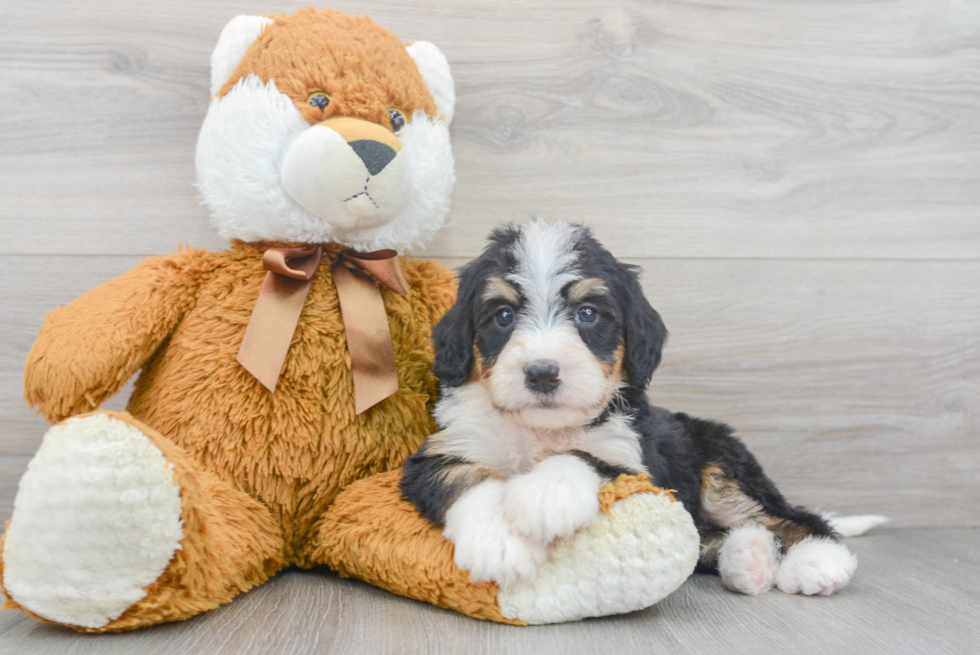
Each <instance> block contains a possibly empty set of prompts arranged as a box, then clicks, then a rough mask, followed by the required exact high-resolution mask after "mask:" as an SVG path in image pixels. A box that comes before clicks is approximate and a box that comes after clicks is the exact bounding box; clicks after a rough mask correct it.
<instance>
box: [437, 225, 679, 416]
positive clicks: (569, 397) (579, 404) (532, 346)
mask: <svg viewBox="0 0 980 655" xmlns="http://www.w3.org/2000/svg"><path fill="white" fill-rule="evenodd" d="M433 336H434V340H435V350H436V356H435V364H434V367H435V372H436V375H437V376H438V377H439V380H440V381H441V383H442V384H443V385H444V386H445V387H458V386H461V385H463V384H466V383H473V384H480V385H482V386H483V387H484V388H485V389H486V391H487V393H488V395H489V396H490V399H491V401H492V402H493V405H494V406H495V407H496V408H497V409H498V410H499V411H502V412H508V413H510V414H511V415H512V416H514V418H515V419H516V420H517V421H519V422H520V423H523V424H525V425H527V426H528V427H535V428H565V427H570V426H574V425H580V424H585V423H588V422H589V421H591V420H592V419H594V418H595V417H596V416H597V415H598V414H599V413H600V412H601V411H602V409H603V408H604V407H605V406H606V405H607V404H608V403H609V401H610V400H611V399H612V396H613V394H614V393H615V391H616V389H617V387H619V386H621V385H624V384H628V385H632V386H634V387H637V388H640V389H643V388H645V387H646V386H647V384H649V382H650V378H651V376H652V375H653V371H654V370H655V369H656V368H657V365H658V364H659V363H660V356H661V351H662V349H663V345H664V341H665V339H666V337H667V330H666V328H665V326H664V324H663V321H662V320H661V319H660V315H659V314H657V312H656V311H655V310H654V309H653V307H651V306H650V303H648V302H647V300H646V298H645V297H644V296H643V291H642V289H641V287H640V283H639V281H638V280H637V277H636V269H635V268H634V267H631V266H628V265H626V264H623V263H621V262H619V261H617V260H616V259H615V258H614V257H613V256H612V255H611V254H610V253H609V252H608V251H607V250H605V249H604V248H603V247H602V246H601V245H600V244H599V243H598V242H597V241H596V240H595V239H594V238H593V237H592V234H591V233H590V231H589V230H588V228H585V227H583V226H580V225H573V224H570V223H559V222H548V221H541V220H534V221H530V222H527V223H524V224H522V225H519V226H509V227H505V228H502V229H498V230H496V231H495V232H494V233H493V234H492V235H491V236H490V245H489V246H488V247H487V249H486V250H485V251H484V252H483V254H482V255H480V257H478V258H477V259H476V260H474V261H473V262H471V263H470V264H468V265H467V266H466V267H464V268H463V269H462V271H461V272H460V284H459V295H458V298H457V300H456V304H455V305H454V306H453V307H452V309H451V310H450V311H449V312H448V313H447V314H446V316H445V317H444V318H443V319H442V321H440V322H439V324H438V325H436V328H435V331H434V334H433Z"/></svg>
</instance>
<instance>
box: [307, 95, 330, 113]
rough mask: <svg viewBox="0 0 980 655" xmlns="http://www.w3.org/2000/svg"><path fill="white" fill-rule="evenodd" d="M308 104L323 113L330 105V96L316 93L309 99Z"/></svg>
mask: <svg viewBox="0 0 980 655" xmlns="http://www.w3.org/2000/svg"><path fill="white" fill-rule="evenodd" d="M306 102H307V103H308V104H309V105H310V106H311V107H316V108H317V109H319V110H320V111H323V110H324V109H326V108H327V105H329V104H330V96H328V95H327V94H326V93H314V94H313V95H311V96H310V97H309V98H307V100H306Z"/></svg>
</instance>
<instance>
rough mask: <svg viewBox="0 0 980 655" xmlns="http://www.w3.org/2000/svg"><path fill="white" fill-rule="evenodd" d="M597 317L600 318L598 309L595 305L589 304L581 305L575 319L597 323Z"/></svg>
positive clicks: (585, 322) (586, 323) (581, 321)
mask: <svg viewBox="0 0 980 655" xmlns="http://www.w3.org/2000/svg"><path fill="white" fill-rule="evenodd" d="M597 318H599V312H597V311H596V308H595V307H590V306H588V305H585V306H583V307H579V308H578V311H577V312H576V313H575V321H576V322H577V323H583V324H585V325H591V324H593V323H595V321H596V319H597Z"/></svg>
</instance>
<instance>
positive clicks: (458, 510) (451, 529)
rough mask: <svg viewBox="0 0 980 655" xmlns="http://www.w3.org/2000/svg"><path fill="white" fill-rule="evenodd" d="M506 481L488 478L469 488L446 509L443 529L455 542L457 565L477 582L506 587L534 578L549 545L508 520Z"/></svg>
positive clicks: (446, 535)
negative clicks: (528, 536) (527, 535)
mask: <svg viewBox="0 0 980 655" xmlns="http://www.w3.org/2000/svg"><path fill="white" fill-rule="evenodd" d="M504 489H505V487H504V483H503V482H501V481H500V480H487V481H485V482H482V483H480V484H478V485H477V486H475V487H473V488H472V489H469V490H468V491H466V492H465V493H464V494H463V495H462V496H460V497H459V500H457V501H456V502H455V503H453V506H452V507H450V508H449V511H448V512H446V527H445V528H444V529H443V531H442V533H443V535H445V537H446V538H447V539H449V540H450V541H452V542H453V544H454V546H455V550H454V559H455V561H456V566H458V567H459V568H461V569H463V570H466V571H469V573H470V579H471V580H473V581H474V582H486V581H491V582H496V583H497V584H499V585H500V586H502V587H504V586H507V585H509V584H511V583H512V582H514V581H516V580H517V579H519V578H530V577H532V576H533V575H534V574H535V572H537V569H538V565H539V564H541V563H542V562H543V561H544V560H545V558H546V557H547V555H548V550H547V546H546V545H544V544H540V543H534V542H532V541H530V540H528V539H525V538H524V537H522V536H521V535H519V534H516V533H515V532H514V531H513V530H512V529H511V527H510V526H509V525H508V524H507V521H505V520H504V516H503V502H504Z"/></svg>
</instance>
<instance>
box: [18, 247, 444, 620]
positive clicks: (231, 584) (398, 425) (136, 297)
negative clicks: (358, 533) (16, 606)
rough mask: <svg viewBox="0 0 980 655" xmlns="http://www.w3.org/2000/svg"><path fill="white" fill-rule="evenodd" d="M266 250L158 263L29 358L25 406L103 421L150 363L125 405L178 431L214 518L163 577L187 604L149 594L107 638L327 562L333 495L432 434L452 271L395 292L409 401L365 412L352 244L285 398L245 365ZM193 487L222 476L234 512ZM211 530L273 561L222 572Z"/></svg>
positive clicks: (320, 280) (417, 266)
mask: <svg viewBox="0 0 980 655" xmlns="http://www.w3.org/2000/svg"><path fill="white" fill-rule="evenodd" d="M264 249H265V248H264V245H263V244H242V243H238V244H236V245H235V247H234V248H233V249H232V250H229V251H226V252H222V253H208V252H203V251H199V250H192V251H185V252H183V253H180V254H178V255H173V256H170V257H156V258H151V259H148V260H146V261H144V263H143V264H141V265H140V266H139V267H138V268H136V269H134V270H133V271H131V272H130V273H127V274H124V275H122V276H120V277H119V278H116V279H115V280H113V281H111V282H108V283H106V284H105V285H103V286H101V287H98V288H96V289H93V290H92V291H90V292H88V293H87V294H85V295H83V296H82V297H80V298H79V299H77V300H75V301H74V302H72V303H71V304H69V305H67V306H66V307H63V308H60V309H57V310H55V311H54V312H52V313H51V314H50V315H49V316H48V318H47V321H46V323H45V325H44V327H43V328H42V329H41V333H40V334H39V335H38V340H37V342H36V343H35V345H34V347H33V348H32V349H31V352H30V354H29V355H28V361H27V365H26V372H25V395H26V397H27V399H28V400H29V401H30V402H31V403H32V404H37V405H39V406H40V408H41V411H42V412H43V413H44V414H45V416H46V417H47V418H48V419H50V420H52V421H58V420H61V419H64V418H66V417H68V416H72V415H76V414H79V413H82V412H86V411H90V410H92V409H95V408H96V407H98V405H99V404H101V402H102V401H104V400H105V399H106V398H108V397H109V396H110V395H111V394H113V393H115V392H116V391H118V389H119V388H120V387H121V386H122V385H123V384H124V383H125V381H126V380H127V379H128V378H129V377H130V376H131V375H132V374H133V373H135V372H136V371H137V370H138V369H139V368H140V367H141V366H142V369H143V370H142V373H141V374H140V377H139V378H138V380H137V383H136V390H135V391H134V394H133V396H132V398H131V399H130V402H129V407H128V409H129V411H130V412H131V414H132V415H133V416H134V417H135V419H136V420H138V421H139V424H140V425H143V426H152V428H150V427H147V428H145V429H144V430H142V431H143V433H144V434H147V435H148V436H149V434H151V433H152V434H158V435H165V437H164V436H159V437H158V441H165V442H166V443H168V444H172V446H169V448H170V449H171V450H172V451H173V453H168V452H167V451H166V450H165V451H164V453H165V455H167V461H169V462H171V463H173V464H174V465H175V466H176V467H177V469H176V475H177V481H178V483H179V484H180V486H181V497H182V498H183V500H184V503H185V510H186V511H188V512H192V513H203V514H204V515H205V516H206V517H211V518H204V519H202V521H203V523H204V525H203V526H202V527H204V526H206V528H205V529H207V530H208V531H211V535H212V536H211V537H210V538H209V540H208V542H207V543H201V544H197V546H196V548H191V545H192V544H191V543H190V541H192V540H193V539H194V538H195V537H194V535H195V534H197V533H193V532H188V530H187V523H186V520H185V532H188V535H187V536H186V537H185V539H184V540H183V542H182V550H180V551H178V557H177V558H175V559H174V560H173V562H172V563H171V568H170V569H168V571H167V572H165V573H164V575H163V576H162V577H161V580H165V579H169V578H172V577H174V576H178V575H180V573H179V571H180V570H181V567H186V568H187V569H188V571H189V573H188V577H187V580H186V585H187V587H186V588H183V589H182V590H181V591H180V592H178V591H177V590H175V589H172V588H171V587H170V586H169V585H168V584H166V583H161V584H160V592H159V593H160V594H162V595H164V596H173V595H174V594H177V595H178V596H179V595H180V594H181V593H182V594H184V595H185V596H186V597H187V598H186V600H181V599H180V598H177V599H175V600H174V603H176V605H177V607H175V608H174V609H168V602H169V601H168V602H164V601H163V600H162V599H161V598H159V597H155V596H153V595H152V594H150V592H149V591H148V592H147V598H146V599H144V600H145V601H146V602H147V605H145V606H144V608H145V609H146V611H145V612H143V613H139V612H137V613H135V614H132V615H130V614H124V615H123V616H122V617H121V618H120V619H118V620H117V622H112V623H108V624H106V625H104V626H102V627H101V628H100V629H106V630H113V629H124V628H132V627H138V626H140V625H147V624H149V623H156V622H159V621H163V620H175V619H177V618H186V617H188V616H191V615H193V614H194V613H197V612H200V611H203V610H204V609H209V608H211V607H214V606H216V605H218V604H220V603H221V602H227V601H228V600H231V598H233V597H234V596H235V595H236V594H237V593H240V592H241V591H244V590H246V589H248V588H250V587H251V586H253V585H255V584H257V583H259V582H261V581H262V580H264V579H265V578H266V577H267V576H268V575H271V574H272V573H273V572H275V571H277V570H279V569H280V568H282V567H283V566H287V565H290V564H296V565H300V566H312V565H315V564H317V563H319V562H317V561H316V560H315V559H313V557H312V555H311V552H312V551H313V550H314V549H315V548H316V546H317V544H316V542H315V541H314V540H313V538H312V537H313V534H314V533H315V531H316V523H317V521H318V520H320V519H321V518H322V516H323V514H324V513H325V511H326V509H327V508H328V507H329V505H330V503H331V502H332V501H333V499H334V498H335V497H336V495H337V494H338V493H339V492H340V491H341V490H342V489H344V488H345V487H346V486H348V485H349V484H350V483H351V482H353V481H354V480H357V479H359V478H362V477H365V476H368V475H371V474H373V473H377V472H380V471H385V470H390V469H393V468H397V467H398V466H400V465H401V463H402V461H403V460H404V459H405V458H406V457H407V456H408V455H409V454H411V453H412V452H413V451H414V450H416V449H417V448H418V446H419V445H420V444H421V443H422V441H423V440H424V439H425V437H426V436H427V435H428V434H430V433H431V432H432V431H434V430H435V425H434V423H433V421H432V419H431V418H430V411H431V409H432V402H433V399H434V398H435V385H436V381H435V378H434V376H433V375H432V373H431V371H430V369H429V367H430V364H431V360H432V347H431V342H430V338H431V326H432V324H433V323H434V322H435V321H436V320H438V318H439V317H440V316H441V314H442V312H444V311H445V310H446V309H447V308H448V306H449V304H450V303H451V302H452V299H453V296H454V283H453V280H452V276H451V274H450V272H449V271H448V270H447V269H445V268H444V267H442V266H440V265H438V264H435V263H429V262H419V261H414V260H406V261H404V266H403V267H404V271H405V275H406V278H407V280H408V282H409V284H410V286H411V293H410V295H409V296H407V297H402V296H399V295H397V294H394V293H392V292H390V291H387V290H383V291H382V297H383V299H384V302H385V308H386V310H387V313H388V317H389V326H390V328H391V334H392V341H393V343H394V348H395V358H396V362H397V365H398V374H399V384H400V390H399V391H398V392H397V393H396V394H395V395H394V396H392V397H391V398H389V399H387V400H386V401H384V403H382V404H381V405H379V406H377V407H375V408H373V409H371V410H369V411H368V412H367V413H365V414H362V415H360V416H357V415H355V413H354V404H353V397H352V395H351V391H350V389H351V384H352V383H351V379H350V375H351V373H350V368H349V365H347V364H346V346H345V342H344V332H343V322H342V320H341V316H340V312H339V309H338V306H337V294H336V289H335V287H334V285H333V281H332V279H331V275H330V266H331V264H332V263H333V262H334V261H335V260H336V256H337V253H338V251H339V247H338V248H334V249H332V250H331V251H330V252H329V253H328V254H327V255H326V256H325V257H324V261H323V263H322V264H321V266H320V268H319V270H318V274H317V277H316V278H315V279H314V282H313V285H312V287H311V289H310V294H309V297H308V299H307V302H306V306H305V308H304V312H303V315H302V318H301V320H300V324H299V326H298V327H297V330H296V334H295V335H294V337H293V343H292V346H291V348H290V351H289V355H288V357H287V359H286V363H285V365H284V368H283V373H282V377H281V378H280V380H279V386H278V387H277V390H276V393H275V394H270V393H269V392H268V391H266V390H265V389H264V388H263V387H262V386H261V385H260V384H259V382H258V381H257V380H255V379H254V378H253V377H252V376H251V375H249V374H248V372H247V371H245V370H244V369H242V368H241V366H240V365H238V364H237V362H236V361H235V356H236V354H237V351H238V347H239V344H240V343H241V338H242V335H243V334H244V330H245V326H246V325H247V323H248V318H249V315H250V313H251V311H252V307H253V306H254V304H255V299H256V297H257V296H258V290H259V287H260V286H261V284H262V280H263V277H264V270H263V268H262V263H261V257H262V253H263V251H264ZM66 362H70V365H66ZM216 380H220V381H221V383H220V384H215V383H214V381H216ZM182 475H188V476H191V477H193V478H205V479H207V480H209V481H210V483H211V484H212V485H213V486H216V487H219V488H220V489H221V490H222V492H223V493H224V494H225V495H227V496H228V498H227V500H224V499H222V497H221V495H220V494H219V495H216V494H214V493H209V494H204V495H201V496H196V500H191V499H189V497H188V493H189V492H188V487H187V486H186V485H185V484H183V483H182V482H181V476H182ZM189 502H191V503H193V504H192V505H190V506H188V503H189ZM239 508H241V509H239ZM245 508H251V510H250V511H251V513H250V516H253V517H255V518H256V519H261V522H260V524H261V525H262V526H263V531H262V532H255V527H256V526H255V525H254V523H255V521H254V520H253V519H251V518H250V519H249V520H247V521H244V522H242V521H240V520H231V517H232V516H233V515H234V513H235V512H238V511H242V510H244V509H245ZM256 512H258V514H256ZM105 520H108V519H105ZM214 531H218V532H223V531H227V532H228V533H229V535H230V536H229V537H228V538H229V539H234V540H237V541H239V542H243V543H247V542H248V541H249V540H256V539H258V540H265V542H266V543H268V544H270V545H271V547H266V546H263V547H262V548H255V547H250V548H249V549H247V550H246V551H244V552H245V553H248V554H249V555H250V556H251V555H261V557H258V561H257V562H254V563H253V564H251V565H249V566H251V567H252V568H248V567H242V566H238V565H233V561H234V558H232V563H231V565H229V566H216V565H215V561H216V560H213V559H212V557H211V555H212V554H214V553H213V551H215V549H217V551H218V552H219V553H220V551H221V549H222V547H223V540H221V539H219V540H217V541H215V542H213V543H212V542H211V541H210V539H212V538H216V533H215V532H214ZM229 546H231V544H230V543H229ZM263 553H264V554H263ZM223 557H224V558H225V560H227V559H228V558H227V556H226V555H225V556H223ZM7 565H9V562H8V563H7ZM174 567H177V570H174ZM199 567H204V568H206V569H207V570H206V571H197V569H198V568H199ZM168 576H169V577H168ZM15 600H16V598H15ZM178 601H179V602H178ZM23 605H24V606H25V607H26V608H27V609H32V608H31V606H30V605H29V604H23ZM120 621H121V623H120ZM75 625H77V624H75ZM83 627H88V626H83Z"/></svg>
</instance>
